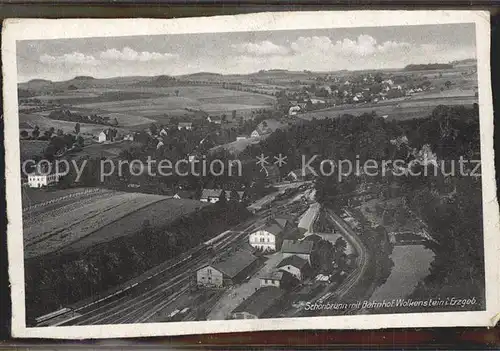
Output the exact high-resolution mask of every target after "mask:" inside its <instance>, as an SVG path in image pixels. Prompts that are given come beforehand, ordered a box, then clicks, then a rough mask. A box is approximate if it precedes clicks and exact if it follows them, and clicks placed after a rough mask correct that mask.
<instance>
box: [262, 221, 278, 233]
mask: <svg viewBox="0 0 500 351" xmlns="http://www.w3.org/2000/svg"><path fill="white" fill-rule="evenodd" d="M261 230H265V231H267V232H269V233H271V234H274V235H280V234H281V233H282V232H283V228H282V227H281V226H279V225H278V224H276V223H274V224H270V225H268V226H266V227H264V228H262V229H261Z"/></svg>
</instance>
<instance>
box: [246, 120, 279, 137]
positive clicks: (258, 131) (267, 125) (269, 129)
mask: <svg viewBox="0 0 500 351" xmlns="http://www.w3.org/2000/svg"><path fill="white" fill-rule="evenodd" d="M282 127H283V124H282V123H281V122H279V121H277V120H275V119H266V120H264V121H262V122H260V123H259V125H258V126H257V128H255V130H254V131H253V132H252V134H251V136H252V138H255V137H258V136H263V135H267V134H271V133H273V132H274V131H276V130H277V129H280V128H282Z"/></svg>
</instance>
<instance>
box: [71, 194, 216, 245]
mask: <svg viewBox="0 0 500 351" xmlns="http://www.w3.org/2000/svg"><path fill="white" fill-rule="evenodd" d="M202 206H206V203H203V202H200V201H196V200H188V199H163V200H160V201H158V202H155V203H152V204H151V205H148V206H146V207H143V208H140V209H139V210H137V211H135V212H132V213H130V214H128V215H127V216H125V217H123V218H120V219H119V220H117V221H114V222H112V223H110V224H108V225H106V226H103V227H101V228H100V229H99V230H97V231H95V232H94V233H92V235H89V236H85V237H83V238H82V239H81V240H77V241H75V242H73V243H72V244H71V245H68V246H67V247H66V248H65V251H73V250H75V251H79V250H82V249H85V248H87V247H91V246H93V245H96V244H98V243H101V242H104V241H109V240H112V239H115V238H117V237H121V236H127V235H132V234H134V233H136V232H138V231H139V230H141V228H142V225H143V222H144V221H145V220H147V221H148V222H149V224H150V225H151V227H153V228H155V227H159V226H162V225H165V224H167V223H169V222H171V221H173V220H175V219H176V218H177V217H180V216H182V215H184V214H186V213H189V212H192V211H194V210H197V209H199V208H201V207H202Z"/></svg>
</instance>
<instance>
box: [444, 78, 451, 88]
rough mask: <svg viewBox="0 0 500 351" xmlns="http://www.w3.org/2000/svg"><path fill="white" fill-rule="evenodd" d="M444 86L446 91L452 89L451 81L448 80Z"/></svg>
mask: <svg viewBox="0 0 500 351" xmlns="http://www.w3.org/2000/svg"><path fill="white" fill-rule="evenodd" d="M444 86H445V87H446V89H450V87H451V82H450V81H449V80H447V81H446V82H444Z"/></svg>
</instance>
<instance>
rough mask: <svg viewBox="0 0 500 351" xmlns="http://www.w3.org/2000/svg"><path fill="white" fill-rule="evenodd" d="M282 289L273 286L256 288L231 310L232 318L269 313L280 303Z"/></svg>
mask: <svg viewBox="0 0 500 351" xmlns="http://www.w3.org/2000/svg"><path fill="white" fill-rule="evenodd" d="M284 293H285V292H284V291H283V290H281V289H280V288H277V287H274V286H266V287H263V288H260V289H259V290H257V291H256V292H255V293H254V294H252V295H251V296H250V297H248V298H247V299H246V300H244V301H243V302H242V303H241V304H240V305H239V306H238V307H236V308H235V309H234V310H233V311H232V312H231V318H233V319H258V318H262V317H266V316H268V315H270V314H271V311H272V310H273V309H274V308H277V307H278V306H279V305H280V302H281V300H282V298H283V295H284Z"/></svg>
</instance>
